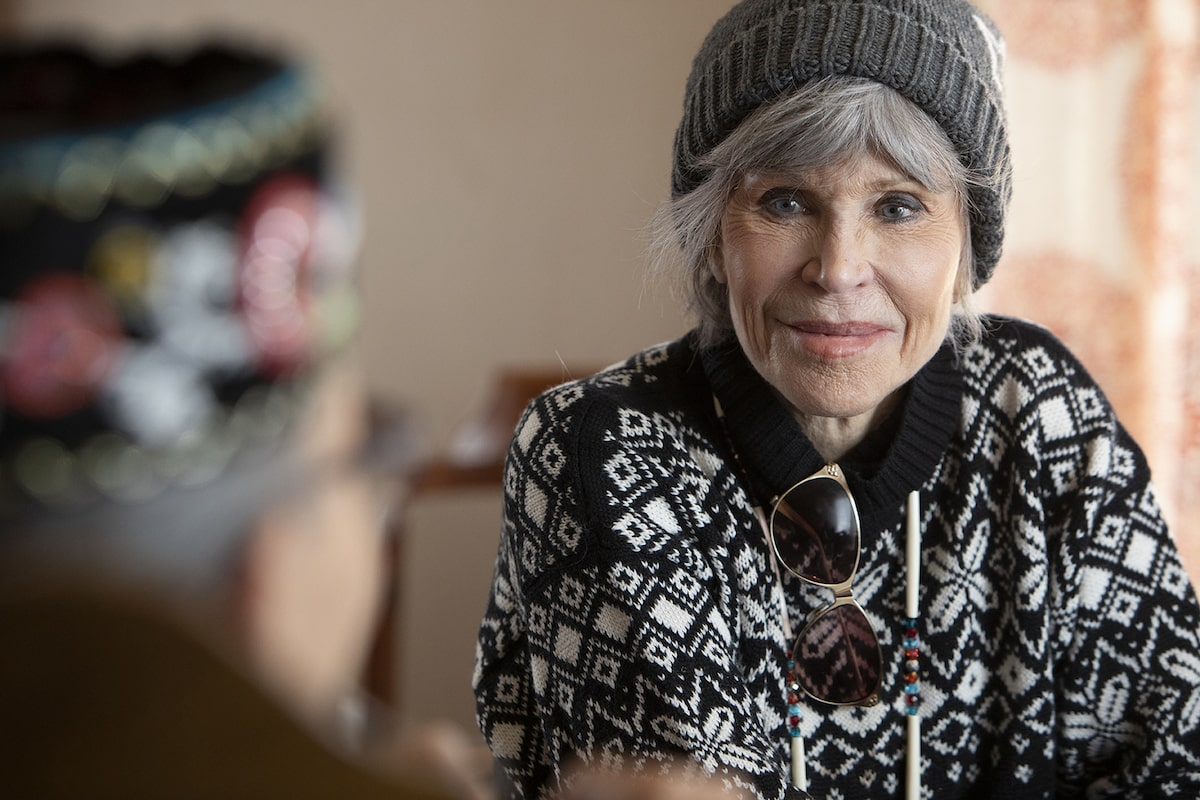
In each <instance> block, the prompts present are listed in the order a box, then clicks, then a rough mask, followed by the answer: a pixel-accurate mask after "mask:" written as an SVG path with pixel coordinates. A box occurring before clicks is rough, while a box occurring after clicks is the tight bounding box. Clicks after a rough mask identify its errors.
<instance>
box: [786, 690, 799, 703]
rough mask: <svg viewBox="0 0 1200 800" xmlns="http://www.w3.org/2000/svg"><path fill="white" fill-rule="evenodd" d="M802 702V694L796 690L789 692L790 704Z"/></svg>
mask: <svg viewBox="0 0 1200 800" xmlns="http://www.w3.org/2000/svg"><path fill="white" fill-rule="evenodd" d="M799 702H800V695H798V694H796V693H795V692H788V705H789V706H794V705H796V704H797V703H799Z"/></svg>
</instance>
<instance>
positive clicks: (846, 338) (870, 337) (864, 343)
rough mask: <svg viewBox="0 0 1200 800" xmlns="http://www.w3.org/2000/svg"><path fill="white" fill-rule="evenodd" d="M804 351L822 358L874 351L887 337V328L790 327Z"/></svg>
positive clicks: (826, 324) (851, 325) (859, 325)
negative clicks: (875, 345)
mask: <svg viewBox="0 0 1200 800" xmlns="http://www.w3.org/2000/svg"><path fill="white" fill-rule="evenodd" d="M787 327H788V329H790V330H791V331H793V332H794V333H795V334H796V335H797V336H798V338H799V339H800V342H801V344H802V345H803V346H804V348H805V349H806V350H808V351H810V352H812V353H813V355H816V356H819V357H822V358H849V357H850V356H855V355H858V354H859V353H861V352H863V351H865V350H868V349H870V348H871V347H872V346H873V345H874V344H875V343H876V342H878V341H879V340H880V339H882V338H883V337H884V336H886V335H887V333H888V331H889V329H888V328H887V327H886V326H883V325H879V324H876V323H873V322H823V321H820V320H812V321H803V322H793V323H788V324H787Z"/></svg>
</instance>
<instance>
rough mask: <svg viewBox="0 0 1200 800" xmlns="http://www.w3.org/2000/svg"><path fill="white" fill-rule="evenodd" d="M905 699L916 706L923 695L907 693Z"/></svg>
mask: <svg viewBox="0 0 1200 800" xmlns="http://www.w3.org/2000/svg"><path fill="white" fill-rule="evenodd" d="M904 700H905V701H906V702H907V703H908V704H909V705H910V706H915V705H917V704H918V703H920V702H921V695H919V694H908V695H905V696H904Z"/></svg>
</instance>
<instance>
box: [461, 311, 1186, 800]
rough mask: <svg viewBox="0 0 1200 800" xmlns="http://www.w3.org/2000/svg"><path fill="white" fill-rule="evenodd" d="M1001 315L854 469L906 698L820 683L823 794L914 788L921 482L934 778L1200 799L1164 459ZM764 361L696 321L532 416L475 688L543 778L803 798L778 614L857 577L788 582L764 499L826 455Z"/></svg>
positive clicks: (501, 737)
mask: <svg viewBox="0 0 1200 800" xmlns="http://www.w3.org/2000/svg"><path fill="white" fill-rule="evenodd" d="M988 330H989V333H988V334H987V335H986V336H985V338H984V340H983V341H982V342H981V343H980V344H978V345H976V346H974V347H972V348H971V349H970V350H969V351H968V352H966V353H965V354H963V355H962V356H961V357H959V358H957V359H955V358H954V357H953V355H952V354H950V353H949V351H948V350H946V351H944V352H943V353H942V354H940V355H939V357H938V358H937V359H935V362H936V363H933V362H931V364H930V365H929V366H927V367H926V368H925V369H924V370H923V371H922V373H921V374H919V375H918V376H917V378H915V379H914V382H913V384H912V386H911V387H910V390H909V399H908V401H907V403H906V404H905V407H904V409H903V412H902V414H903V419H902V420H901V422H900V424H899V427H898V433H897V435H896V440H895V442H894V443H893V445H892V446H891V448H890V449H888V450H887V454H886V456H885V458H884V461H883V464H882V465H881V466H878V467H877V468H875V469H872V470H861V471H855V470H854V469H853V468H850V469H847V470H846V472H847V477H848V480H849V482H850V487H851V490H852V491H853V492H854V493H855V496H856V501H857V502H858V504H859V508H860V514H861V516H862V519H863V553H862V557H861V561H860V566H859V573H858V575H857V576H856V578H855V585H854V593H855V597H856V598H857V599H858V601H859V602H860V603H861V605H862V606H863V608H864V610H865V612H866V614H867V616H868V618H869V619H870V620H871V622H872V623H873V624H874V626H875V628H876V630H877V632H878V635H879V639H880V644H881V647H882V649H883V654H884V676H883V686H882V689H881V697H882V698H883V701H882V702H881V703H880V704H879V705H877V706H875V707H872V708H841V709H834V708H830V707H826V706H821V705H819V704H816V703H812V702H804V701H802V714H801V722H800V727H801V729H802V731H803V733H804V736H805V740H806V743H807V748H808V772H809V776H810V781H811V788H810V791H812V792H813V794H814V796H816V797H821V798H827V800H849V798H898V797H902V796H903V786H902V776H903V771H904V727H905V716H906V715H905V713H904V697H903V688H902V679H903V672H904V659H903V648H902V646H901V643H900V637H901V633H902V631H901V629H900V626H899V622H900V620H901V619H902V618H903V616H904V614H903V612H904V583H903V580H904V579H903V575H904V569H903V563H904V542H903V530H904V521H903V496H904V494H905V493H906V491H907V489H908V488H912V489H919V490H920V492H921V494H922V506H923V515H922V516H923V519H922V526H923V530H924V536H923V548H922V565H923V582H922V583H923V585H922V587H921V607H922V614H921V626H922V630H921V641H922V651H921V677H920V680H921V697H922V704H921V716H922V734H923V737H922V740H923V745H922V750H923V770H922V772H923V780H924V793H923V797H926V798H938V800H942V799H943V798H1006V799H1007V798H1024V797H1031V798H1032V797H1038V798H1040V797H1084V796H1085V794H1086V796H1087V797H1105V796H1112V797H1145V798H1151V797H1180V798H1185V797H1186V798H1193V797H1200V608H1198V607H1197V602H1196V597H1195V593H1194V590H1193V588H1192V586H1191V585H1190V583H1189V582H1188V579H1187V576H1186V574H1185V573H1184V571H1183V568H1182V566H1181V564H1180V561H1179V558H1178V555H1177V552H1176V549H1175V547H1174V544H1173V542H1172V540H1171V538H1170V535H1169V533H1168V531H1167V530H1166V528H1165V526H1164V524H1163V521H1162V517H1161V515H1160V513H1159V510H1158V507H1157V505H1156V503H1155V500H1154V495H1153V490H1152V487H1151V485H1150V484H1149V481H1148V468H1147V466H1146V464H1145V462H1144V459H1143V457H1142V455H1141V452H1140V451H1139V450H1138V448H1137V446H1136V445H1135V444H1134V443H1133V442H1132V441H1131V440H1130V439H1129V437H1128V436H1127V435H1126V433H1125V432H1124V430H1123V429H1122V428H1121V426H1120V425H1119V423H1118V422H1117V421H1116V420H1115V419H1114V417H1113V414H1112V411H1111V408H1110V407H1109V405H1108V403H1107V401H1106V400H1105V398H1104V396H1103V393H1102V392H1101V391H1100V390H1099V389H1098V388H1097V387H1096V386H1095V384H1094V383H1093V382H1092V381H1091V379H1090V377H1089V376H1088V375H1087V374H1086V372H1085V371H1084V370H1083V368H1082V367H1081V366H1080V365H1079V363H1078V362H1077V361H1076V360H1075V359H1073V358H1072V357H1071V356H1070V354H1069V353H1067V352H1066V351H1065V350H1064V348H1063V347H1062V346H1061V344H1059V343H1058V342H1057V341H1056V340H1055V339H1054V338H1053V337H1052V336H1051V335H1050V334H1049V333H1047V332H1046V331H1044V330H1042V329H1040V328H1036V327H1034V326H1031V325H1028V324H1025V323H1019V322H1015V321H1012V320H1002V319H991V320H989V325H988ZM754 380H755V376H754V375H753V374H752V371H751V370H750V368H749V366H748V365H747V364H741V363H739V362H738V359H737V358H736V355H733V356H731V355H729V354H728V353H726V354H725V355H724V356H719V357H717V356H714V355H713V354H711V353H698V352H697V351H696V350H695V348H694V344H693V338H692V337H691V336H688V337H685V338H684V339H681V340H679V341H678V342H674V343H672V344H669V345H664V346H661V347H658V348H654V349H651V350H648V351H646V352H644V353H641V354H639V355H638V356H635V357H634V358H632V359H630V360H629V361H628V362H626V363H624V364H622V365H620V366H617V367H613V368H611V369H609V370H607V371H605V372H603V373H601V374H599V375H597V376H594V377H592V378H589V379H587V380H585V381H581V382H576V383H572V384H567V385H564V386H562V387H559V388H557V389H554V390H551V391H550V392H548V393H546V394H544V395H543V396H542V397H540V398H538V399H537V400H536V401H534V403H533V404H531V405H530V407H529V408H528V409H527V411H526V413H525V415H524V417H523V419H522V420H521V422H520V424H519V426H518V428H517V430H516V433H515V434H514V437H513V441H512V446H511V449H510V453H509V461H508V466H507V470H506V477H505V512H504V529H503V535H502V538H501V543H500V550H499V555H498V559H497V563H496V572H495V578H494V585H493V589H492V594H491V598H490V601H489V604H488V608H487V611H486V614H485V616H484V619H483V624H482V626H481V630H480V638H479V646H478V652H477V664H476V671H475V679H474V683H475V691H476V696H477V699H478V707H479V722H480V726H481V729H482V731H483V733H484V735H485V737H486V738H487V740H488V742H489V744H490V746H491V748H492V750H493V753H494V755H495V756H496V757H497V759H498V760H499V762H500V763H501V764H502V765H503V766H504V768H505V769H506V770H507V771H508V773H509V775H510V777H511V778H512V780H513V783H514V784H515V785H516V787H517V789H518V791H520V792H522V793H523V796H524V797H528V798H535V797H545V796H547V795H548V794H549V793H550V792H551V791H552V790H553V789H554V788H555V787H556V786H557V785H558V783H559V782H560V780H562V773H561V772H560V767H563V766H566V765H567V764H569V763H571V762H573V761H575V760H583V761H590V762H594V763H599V764H605V765H617V764H620V765H623V766H625V767H627V768H630V769H656V768H658V767H659V766H660V765H662V764H664V763H667V762H669V761H670V760H672V759H676V758H686V759H689V760H692V761H695V762H698V763H699V764H701V765H702V766H703V767H704V768H705V769H706V770H708V771H710V772H712V773H714V774H715V775H717V776H718V778H719V779H721V780H724V781H726V782H727V783H729V784H730V785H736V786H740V787H742V788H745V789H747V790H749V791H750V792H751V793H752V794H753V795H754V796H757V797H761V798H782V797H785V796H786V790H785V783H786V775H787V766H786V764H787V734H786V725H785V720H784V711H785V700H784V698H785V693H784V668H785V664H786V659H787V652H788V649H789V648H790V645H791V642H790V641H787V639H786V637H785V635H784V627H783V617H784V615H785V614H786V615H788V617H789V619H790V622H791V625H792V628H793V630H798V629H799V628H800V627H801V625H802V622H803V620H804V619H805V617H806V616H807V615H808V614H809V613H810V612H812V611H813V610H815V609H817V608H820V607H821V606H822V605H824V604H825V603H826V602H828V601H829V600H830V599H832V594H831V593H829V592H828V591H825V590H821V589H819V588H816V587H811V586H806V585H804V584H803V583H802V582H801V581H800V580H799V579H797V578H793V577H792V576H791V575H789V574H787V573H786V572H784V573H783V575H782V578H777V577H776V570H775V569H774V566H773V564H772V557H771V555H770V550H769V547H768V544H767V542H766V540H765V537H764V535H763V531H762V528H761V526H760V525H759V523H758V521H757V519H756V517H755V513H754V507H755V506H756V505H757V506H765V505H766V504H767V503H768V502H769V500H770V497H771V494H772V493H774V492H779V491H781V490H783V489H786V488H787V486H788V485H790V484H788V483H787V481H788V480H791V478H792V475H790V474H785V470H792V469H793V467H794V469H795V472H796V473H797V474H799V473H803V474H808V473H810V472H812V470H813V469H814V468H815V467H813V464H814V463H815V464H817V465H819V457H818V456H816V455H815V453H814V452H813V451H812V447H811V444H809V443H808V442H807V440H806V439H804V437H803V435H802V434H800V433H799V429H798V427H796V426H792V427H793V428H794V430H793V429H789V427H788V426H789V425H790V422H788V421H787V420H786V419H785V417H786V414H785V412H783V411H782V409H781V408H780V407H778V404H777V403H776V402H775V401H774V400H773V399H772V398H771V397H770V395H769V392H763V391H750V390H747V391H742V392H740V393H739V391H738V387H746V386H750V388H751V389H754V388H755V387H754V386H753V382H754ZM714 396H717V397H719V398H720V401H721V404H722V406H723V407H724V408H725V412H726V418H727V420H728V426H729V427H728V428H723V426H722V425H721V423H720V421H719V420H718V418H717V416H716V414H715V413H714V406H713V397H714ZM927 397H928V398H933V399H932V400H929V401H927V400H926V398H927ZM746 398H753V399H746ZM768 406H769V407H768ZM772 425H773V426H775V427H773V428H771V430H773V431H783V432H784V433H781V434H777V435H776V436H775V439H776V441H774V442H772V441H771V440H769V439H765V438H761V437H756V434H755V431H754V429H755V427H756V426H757V428H758V429H766V428H768V427H770V426H772ZM768 445H772V446H768ZM735 448H736V451H735ZM735 453H736V454H735ZM805 470H807V472H805ZM906 472H917V473H919V474H911V475H907V476H906V477H901V478H896V477H894V476H895V475H904V473H906ZM803 474H801V475H800V476H801V477H803ZM905 480H907V481H909V485H907V486H906V485H904V481H905ZM892 484H894V486H893V485H892ZM768 510H769V509H768Z"/></svg>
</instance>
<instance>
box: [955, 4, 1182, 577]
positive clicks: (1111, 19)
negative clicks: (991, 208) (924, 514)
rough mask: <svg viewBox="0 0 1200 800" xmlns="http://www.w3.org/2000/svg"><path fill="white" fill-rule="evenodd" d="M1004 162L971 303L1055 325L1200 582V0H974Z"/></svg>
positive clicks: (1046, 324)
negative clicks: (998, 232) (1004, 128)
mask: <svg viewBox="0 0 1200 800" xmlns="http://www.w3.org/2000/svg"><path fill="white" fill-rule="evenodd" d="M976 1H977V3H978V5H979V6H980V7H981V8H982V9H983V10H985V11H986V12H987V13H988V14H989V15H990V16H991V17H992V19H994V20H995V22H996V24H997V25H998V26H999V27H1000V29H1001V30H1002V31H1003V32H1004V35H1005V39H1006V43H1007V63H1006V68H1005V81H1006V92H1007V102H1008V116H1009V128H1010V137H1011V141H1012V148H1013V161H1014V181H1013V186H1014V196H1013V209H1012V215H1011V218H1010V223H1009V232H1008V237H1007V240H1006V245H1005V254H1004V257H1003V259H1002V260H1001V262H1000V265H999V267H998V269H997V271H996V277H995V278H994V279H993V281H992V282H991V283H990V284H989V285H988V286H987V287H985V289H984V291H983V293H982V295H981V303H980V304H981V306H982V307H983V308H984V309H985V310H991V311H997V312H1000V313H1009V314H1015V315H1018V316H1022V317H1026V318H1029V319H1032V320H1034V321H1036V322H1039V323H1041V324H1043V325H1045V326H1047V327H1049V328H1050V329H1051V330H1053V331H1055V332H1056V333H1057V334H1058V335H1059V336H1060V337H1061V338H1063V339H1064V340H1065V341H1066V342H1067V344H1068V345H1069V346H1070V347H1071V348H1072V349H1073V350H1074V352H1075V353H1076V354H1077V355H1078V356H1079V357H1080V359H1081V360H1082V361H1083V363H1084V365H1085V366H1086V367H1087V368H1088V370H1089V371H1090V372H1091V373H1092V375H1093V376H1094V377H1095V378H1096V379H1097V380H1098V381H1099V383H1100V385H1101V387H1103V388H1104V390H1105V392H1106V393H1107V395H1108V397H1109V399H1110V400H1111V401H1112V403H1113V405H1114V406H1115V407H1116V409H1117V413H1118V415H1119V416H1120V417H1121V419H1122V420H1123V421H1124V423H1125V425H1126V427H1128V428H1129V430H1130V431H1131V432H1132V434H1133V436H1134V437H1135V438H1136V439H1137V440H1138V442H1139V443H1140V444H1141V445H1142V447H1143V449H1144V450H1145V451H1146V455H1147V458H1148V459H1149V461H1150V465H1151V469H1152V470H1153V474H1154V481H1155V485H1156V487H1157V490H1158V493H1159V497H1160V500H1161V502H1162V505H1163V508H1164V511H1165V513H1166V515H1167V519H1168V522H1169V523H1170V524H1171V528H1172V530H1173V532H1174V535H1175V538H1176V540H1177V541H1178V542H1179V547H1180V550H1181V551H1182V552H1183V556H1184V560H1185V562H1186V564H1187V566H1188V569H1189V572H1190V573H1191V575H1192V578H1193V580H1194V581H1198V582H1200V527H1198V525H1197V523H1196V520H1197V519H1200V224H1198V218H1200V200H1198V199H1197V196H1198V190H1200V153H1198V152H1197V151H1198V150H1200V145H1198V143H1197V141H1198V139H1200V42H1198V39H1200V36H1198V28H1200V0H1053V2H1047V0H976Z"/></svg>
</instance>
